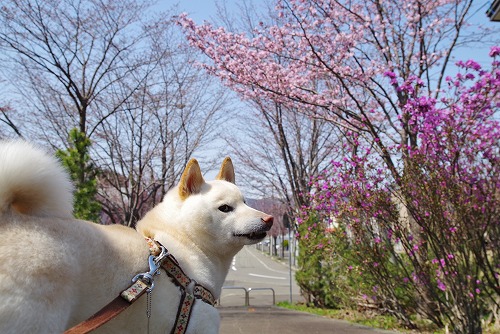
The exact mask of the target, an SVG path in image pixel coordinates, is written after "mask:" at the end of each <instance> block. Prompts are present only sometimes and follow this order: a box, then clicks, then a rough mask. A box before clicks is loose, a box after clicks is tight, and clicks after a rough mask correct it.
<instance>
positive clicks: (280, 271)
mask: <svg viewBox="0 0 500 334" xmlns="http://www.w3.org/2000/svg"><path fill="white" fill-rule="evenodd" d="M244 249H245V251H246V252H248V253H249V254H250V255H252V256H253V257H254V258H255V259H256V260H257V261H259V262H260V263H261V264H262V265H263V266H264V267H265V268H266V269H267V270H269V271H274V272H275V273H280V274H288V272H286V271H283V270H275V269H272V268H269V267H268V266H267V265H266V264H265V263H264V262H262V260H261V259H259V258H258V257H257V256H255V255H254V254H252V252H251V251H249V250H248V249H247V248H246V247H245V248H244Z"/></svg>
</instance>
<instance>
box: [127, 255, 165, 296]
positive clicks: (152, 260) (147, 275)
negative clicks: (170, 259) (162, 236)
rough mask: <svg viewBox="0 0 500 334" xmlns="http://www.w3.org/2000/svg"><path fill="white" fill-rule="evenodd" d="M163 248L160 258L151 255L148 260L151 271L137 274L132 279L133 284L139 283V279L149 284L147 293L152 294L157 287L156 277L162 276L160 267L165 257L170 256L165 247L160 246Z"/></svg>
mask: <svg viewBox="0 0 500 334" xmlns="http://www.w3.org/2000/svg"><path fill="white" fill-rule="evenodd" d="M160 248H161V253H160V255H158V256H154V255H150V256H149V258H148V263H149V271H148V272H144V273H141V274H137V275H135V276H134V278H132V282H133V283H135V282H137V280H138V279H140V280H141V281H143V282H144V283H145V284H147V285H148V286H149V287H148V289H147V292H148V293H149V292H151V290H153V288H154V286H155V281H154V276H155V275H160V267H161V263H162V262H163V260H164V259H165V257H167V256H168V252H167V250H166V249H165V247H163V246H160Z"/></svg>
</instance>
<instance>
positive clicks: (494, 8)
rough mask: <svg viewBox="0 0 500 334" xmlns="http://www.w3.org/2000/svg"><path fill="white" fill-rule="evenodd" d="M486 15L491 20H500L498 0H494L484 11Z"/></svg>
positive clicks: (499, 2) (499, 0)
mask: <svg viewBox="0 0 500 334" xmlns="http://www.w3.org/2000/svg"><path fill="white" fill-rule="evenodd" d="M486 15H488V17H489V18H490V20H491V21H497V22H500V0H494V1H493V2H492V4H491V6H490V8H488V10H487V11H486Z"/></svg>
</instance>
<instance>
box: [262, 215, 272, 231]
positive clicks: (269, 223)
mask: <svg viewBox="0 0 500 334" xmlns="http://www.w3.org/2000/svg"><path fill="white" fill-rule="evenodd" d="M261 219H262V221H263V222H264V224H266V225H267V226H269V228H271V226H273V222H274V218H273V216H270V215H265V216H264V217H262V218H261Z"/></svg>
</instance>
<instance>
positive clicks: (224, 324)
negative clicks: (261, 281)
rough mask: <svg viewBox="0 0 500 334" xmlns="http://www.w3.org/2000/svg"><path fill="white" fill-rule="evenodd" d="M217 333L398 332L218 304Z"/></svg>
mask: <svg viewBox="0 0 500 334" xmlns="http://www.w3.org/2000/svg"><path fill="white" fill-rule="evenodd" d="M219 312H220V315H221V327H220V331H219V334H234V333H242V334H255V333H259V334H275V333H279V334H297V333H308V334H326V333H339V334H344V333H345V334H377V333H379V334H382V333H387V334H389V333H392V334H394V333H398V332H394V331H384V330H378V329H373V328H370V327H365V326H362V325H357V324H352V323H349V322H347V321H343V320H336V319H330V318H326V317H321V316H317V315H313V314H309V313H304V312H297V311H292V310H287V309H283V308H279V307H221V308H219Z"/></svg>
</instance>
